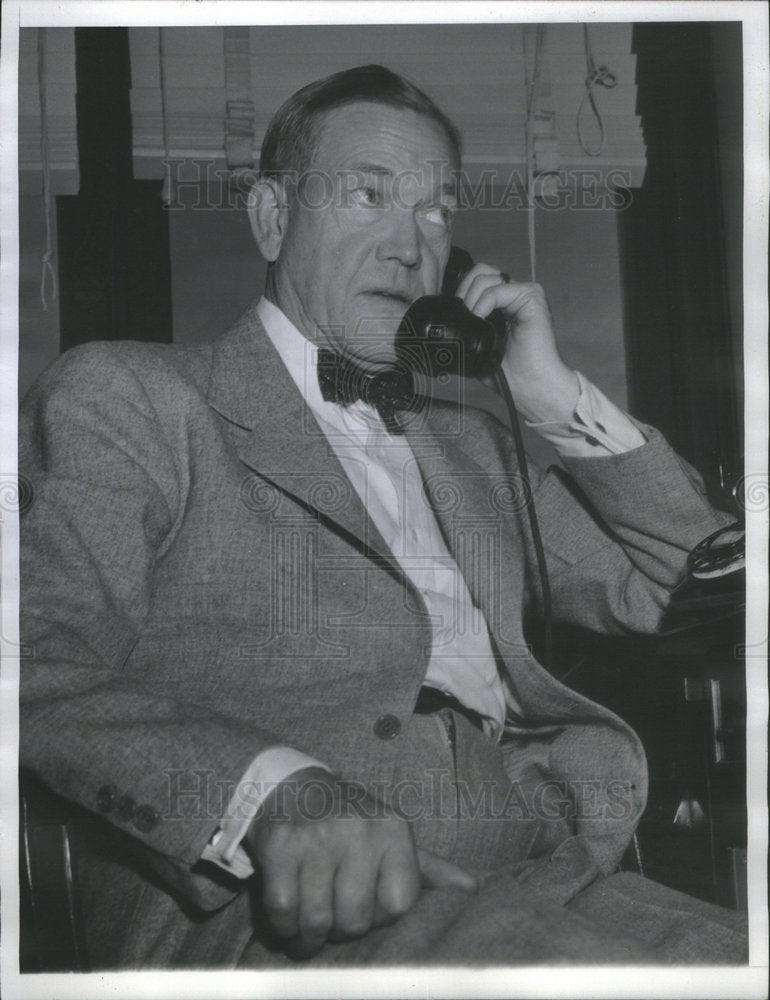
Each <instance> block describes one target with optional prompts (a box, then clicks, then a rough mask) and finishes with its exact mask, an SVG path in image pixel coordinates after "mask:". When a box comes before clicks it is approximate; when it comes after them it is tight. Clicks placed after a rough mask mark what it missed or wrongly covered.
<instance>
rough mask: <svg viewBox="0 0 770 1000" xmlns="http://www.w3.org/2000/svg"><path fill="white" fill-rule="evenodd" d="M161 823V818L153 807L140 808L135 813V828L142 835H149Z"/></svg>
mask: <svg viewBox="0 0 770 1000" xmlns="http://www.w3.org/2000/svg"><path fill="white" fill-rule="evenodd" d="M158 823H160V816H159V815H158V812H157V810H156V809H153V807H152V806H139V808H138V809H137V810H136V812H135V813H134V826H135V827H136V828H137V830H141V832H142V833H149V832H150V830H154V829H155V827H156V826H157V825H158Z"/></svg>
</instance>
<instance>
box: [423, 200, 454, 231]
mask: <svg viewBox="0 0 770 1000" xmlns="http://www.w3.org/2000/svg"><path fill="white" fill-rule="evenodd" d="M425 218H426V219H427V221H428V222H432V223H433V224H434V225H436V226H442V227H443V228H444V229H451V228H452V223H453V222H454V218H455V213H454V209H452V208H450V207H449V206H448V205H432V206H431V207H430V208H428V209H426V210H425Z"/></svg>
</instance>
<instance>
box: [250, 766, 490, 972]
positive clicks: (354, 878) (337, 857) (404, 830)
mask: <svg viewBox="0 0 770 1000" xmlns="http://www.w3.org/2000/svg"><path fill="white" fill-rule="evenodd" d="M243 846H244V847H245V848H246V849H247V851H248V852H249V854H250V855H251V858H252V861H253V862H255V867H256V866H258V868H259V870H260V872H261V875H262V889H263V903H264V907H265V912H266V914H267V917H268V919H269V920H270V922H271V924H272V926H273V928H274V930H275V931H276V933H277V934H279V935H280V936H281V937H283V938H286V939H287V947H288V949H289V950H290V951H291V952H292V954H294V955H295V956H296V957H298V958H309V957H310V956H312V955H314V954H316V952H318V951H319V950H320V949H321V948H322V947H323V945H324V943H325V942H326V941H345V940H349V939H351V938H355V937H360V936H361V935H363V934H366V932H367V931H369V930H370V929H371V928H373V927H381V926H383V925H385V924H389V923H392V922H393V921H395V920H397V919H398V918H399V917H401V916H403V914H405V913H406V912H407V911H408V910H409V909H410V908H411V907H412V905H413V904H414V902H415V900H416V899H417V897H418V896H419V894H420V891H421V889H422V888H440V887H444V886H451V887H455V888H458V889H464V890H465V891H467V892H474V891H475V890H476V889H477V888H478V882H477V880H476V878H475V877H474V876H473V875H470V874H468V873H467V872H465V871H463V870H462V869H461V868H458V867H457V866H456V865H453V864H451V863H450V862H448V861H445V860H444V859H442V858H439V857H436V856H435V855H433V854H429V853H428V852H427V851H421V850H418V849H416V848H415V845H414V841H413V838H412V831H411V829H410V827H409V824H408V823H407V822H406V820H404V819H403V818H402V817H400V816H398V815H397V814H395V813H394V812H393V811H392V810H389V809H386V808H385V806H384V805H383V804H382V803H380V802H379V801H377V800H375V799H373V798H372V797H371V796H369V795H367V794H366V792H365V790H364V789H363V787H362V786H360V785H356V784H352V783H350V782H346V781H341V780H339V779H338V778H335V777H334V776H333V775H331V774H329V773H328V772H327V771H324V770H323V769H322V768H317V767H308V768H304V769H303V770H300V771H296V772H294V774H292V775H291V776H290V777H289V778H287V779H286V781H283V782H281V784H279V785H278V786H277V787H276V788H275V789H274V790H273V791H272V792H271V794H270V795H269V796H268V798H267V799H266V801H265V803H264V804H263V808H262V810H261V812H260V814H259V816H258V817H257V818H256V819H255V820H254V822H253V823H252V824H251V826H250V827H249V830H248V833H247V834H246V838H245V840H244V845H243Z"/></svg>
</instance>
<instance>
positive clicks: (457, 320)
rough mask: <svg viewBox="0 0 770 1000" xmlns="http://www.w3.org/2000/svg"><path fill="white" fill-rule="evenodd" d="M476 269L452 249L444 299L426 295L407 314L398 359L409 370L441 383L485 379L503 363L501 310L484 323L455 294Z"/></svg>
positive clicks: (400, 333)
mask: <svg viewBox="0 0 770 1000" xmlns="http://www.w3.org/2000/svg"><path fill="white" fill-rule="evenodd" d="M472 267H473V260H472V258H471V256H470V254H469V253H467V252H466V251H465V250H462V249H461V248H460V247H452V250H451V253H450V255H449V261H448V263H447V266H446V270H445V272H444V283H443V286H442V290H441V294H440V295H423V296H422V298H419V299H417V300H416V301H415V302H413V303H412V305H411V306H410V307H409V309H408V310H407V311H406V314H405V315H404V317H403V319H402V320H401V325H400V326H399V328H398V332H397V333H396V340H395V349H396V355H397V357H398V359H399V361H401V363H402V364H404V365H406V367H408V368H410V369H412V370H415V371H421V372H422V373H424V374H425V375H429V376H432V377H433V378H438V377H440V376H442V375H464V376H466V377H467V378H482V377H483V376H485V375H489V374H491V373H492V372H493V371H494V370H495V368H496V367H497V365H499V363H500V362H501V361H502V359H503V354H504V352H505V345H506V341H507V336H508V335H507V330H506V325H505V319H504V317H503V315H502V313H500V312H499V311H497V310H496V311H495V312H494V313H492V314H491V315H490V316H489V318H488V319H481V318H480V317H479V316H474V314H473V313H472V312H471V311H470V309H468V307H467V306H466V305H465V303H464V302H463V301H462V299H459V298H458V297H457V296H456V295H455V294H454V291H455V289H456V288H457V286H458V285H459V283H460V281H461V280H462V278H463V276H464V275H465V274H466V273H467V272H468V271H469V270H470V269H471V268H472Z"/></svg>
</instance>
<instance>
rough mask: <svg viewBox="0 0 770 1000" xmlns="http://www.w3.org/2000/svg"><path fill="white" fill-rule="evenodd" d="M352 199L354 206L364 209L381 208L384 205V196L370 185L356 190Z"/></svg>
mask: <svg viewBox="0 0 770 1000" xmlns="http://www.w3.org/2000/svg"><path fill="white" fill-rule="evenodd" d="M352 199H353V204H354V205H361V206H362V207H363V208H380V207H381V206H382V204H383V197H382V194H381V193H380V192H379V191H378V190H377V189H376V188H373V187H371V186H369V185H365V186H363V187H359V188H355V190H354V191H353V192H352Z"/></svg>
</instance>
